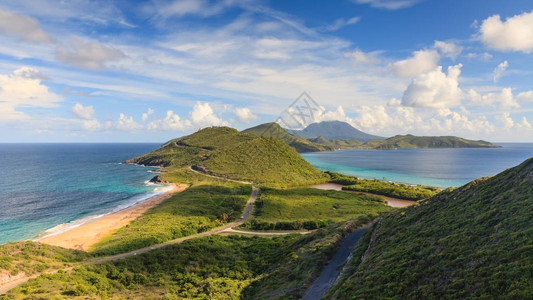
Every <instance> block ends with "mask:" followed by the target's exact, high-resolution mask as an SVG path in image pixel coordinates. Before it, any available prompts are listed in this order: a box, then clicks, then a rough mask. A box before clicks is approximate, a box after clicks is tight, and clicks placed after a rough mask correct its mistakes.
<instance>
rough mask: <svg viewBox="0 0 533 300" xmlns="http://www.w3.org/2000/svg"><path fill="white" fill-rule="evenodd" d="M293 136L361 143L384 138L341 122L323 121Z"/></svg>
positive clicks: (296, 132)
mask: <svg viewBox="0 0 533 300" xmlns="http://www.w3.org/2000/svg"><path fill="white" fill-rule="evenodd" d="M295 134H297V135H299V136H302V137H305V138H316V137H319V136H321V137H324V138H325V139H327V140H333V139H336V140H339V139H356V140H358V141H361V142H363V143H364V142H367V141H371V140H383V139H385V138H384V137H381V136H377V135H372V134H368V133H364V132H362V131H361V130H358V129H356V128H354V127H353V126H352V125H350V124H348V123H346V122H341V121H323V122H320V123H313V124H310V125H309V126H307V128H305V129H304V130H298V131H295Z"/></svg>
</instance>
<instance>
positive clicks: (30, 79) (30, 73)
mask: <svg viewBox="0 0 533 300" xmlns="http://www.w3.org/2000/svg"><path fill="white" fill-rule="evenodd" d="M36 74H41V73H40V72H39V71H38V70H37V69H34V68H30V67H22V68H19V69H17V70H15V71H14V72H13V73H12V74H8V75H2V74H0V108H1V109H0V120H2V119H3V120H6V119H20V118H26V117H28V116H27V115H25V114H24V113H22V112H20V111H17V110H16V109H17V108H19V107H57V106H58V104H57V103H58V102H60V101H62V100H63V99H62V98H61V97H60V96H59V95H56V94H55V93H53V92H50V91H49V90H48V87H47V86H46V85H44V84H42V82H41V80H40V79H39V78H38V77H39V76H37V75H36Z"/></svg>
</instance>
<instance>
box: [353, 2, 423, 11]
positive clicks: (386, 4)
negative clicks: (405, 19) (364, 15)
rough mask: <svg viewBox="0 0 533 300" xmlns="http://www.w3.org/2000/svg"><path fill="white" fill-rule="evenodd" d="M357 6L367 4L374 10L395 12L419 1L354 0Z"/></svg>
mask: <svg viewBox="0 0 533 300" xmlns="http://www.w3.org/2000/svg"><path fill="white" fill-rule="evenodd" d="M354 1H355V3H358V4H368V5H370V6H372V7H375V8H382V9H388V10H396V9H401V8H406V7H409V6H413V5H415V4H416V3H418V2H420V1H421V0H354Z"/></svg>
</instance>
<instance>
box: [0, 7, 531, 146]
mask: <svg viewBox="0 0 533 300" xmlns="http://www.w3.org/2000/svg"><path fill="white" fill-rule="evenodd" d="M303 92H306V93H308V94H309V95H310V96H311V97H312V99H313V100H314V101H316V103H317V104H318V105H319V108H320V109H318V110H316V111H315V112H314V120H315V121H317V122H318V121H330V120H340V121H345V122H348V123H350V124H351V125H352V126H354V127H356V128H358V129H360V130H362V131H364V132H367V133H370V134H376V135H381V136H393V135H398V134H408V133H409V134H415V135H455V136H461V137H464V138H469V139H475V140H479V139H483V140H488V141H492V142H533V128H532V124H533V2H531V1H530V0H509V1H501V0H469V1H464V0H330V1H313V0H306V1H304V0H294V1H273V0H272V1H268V0H222V1H211V0H174V1H170V0H169V1H165V0H152V1H131V0H130V1H126V0H118V1H91V0H70V1H54V0H18V1H9V0H0V142H165V141H167V140H169V139H172V138H176V137H180V136H183V135H186V134H189V133H192V132H195V131H196V130H198V129H199V128H202V127H206V126H213V125H214V126H231V127H234V128H237V129H239V130H241V129H245V128H248V127H251V126H254V125H257V124H261V123H265V122H272V121H274V120H276V119H277V117H278V116H280V115H281V114H283V112H284V111H286V109H287V108H288V107H289V106H290V105H291V103H293V101H294V100H295V99H296V98H297V97H298V96H300V95H301V94H302V93H303Z"/></svg>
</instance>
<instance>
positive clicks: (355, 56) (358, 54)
mask: <svg viewBox="0 0 533 300" xmlns="http://www.w3.org/2000/svg"><path fill="white" fill-rule="evenodd" d="M378 53H379V52H368V53H365V52H363V51H361V50H359V49H355V51H353V52H348V53H345V54H344V56H345V57H349V58H351V59H352V61H353V62H355V64H357V65H359V64H361V65H364V64H367V65H370V64H377V63H379V62H380V61H381V60H380V59H379V57H378Z"/></svg>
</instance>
